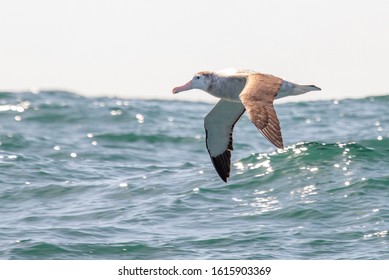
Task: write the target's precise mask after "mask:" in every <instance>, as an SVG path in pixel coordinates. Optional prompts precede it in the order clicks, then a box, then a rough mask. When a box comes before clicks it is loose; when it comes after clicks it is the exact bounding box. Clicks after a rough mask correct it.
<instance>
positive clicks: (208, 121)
mask: <svg viewBox="0 0 389 280" xmlns="http://www.w3.org/2000/svg"><path fill="white" fill-rule="evenodd" d="M190 89H200V90H203V91H205V92H207V93H209V94H211V95H213V96H215V97H218V98H220V100H219V102H218V103H217V104H216V105H215V107H214V108H213V109H212V110H211V111H210V112H209V113H208V115H207V116H206V117H205V119H204V127H205V133H206V147H207V150H208V153H209V155H210V157H211V160H212V163H213V166H214V167H215V169H216V171H217V173H218V174H219V176H220V178H221V179H222V180H223V181H224V182H227V179H228V178H229V176H230V170H231V151H232V150H233V147H232V131H233V129H234V125H235V123H236V122H237V121H238V120H239V118H240V117H241V116H242V114H243V113H244V112H245V111H246V110H247V114H248V117H249V119H250V120H251V122H252V123H253V124H254V125H255V126H256V127H257V128H258V130H259V131H260V132H261V133H262V134H263V136H264V137H265V138H266V139H267V140H269V141H270V142H271V143H272V144H273V145H275V146H276V147H277V148H280V149H282V148H283V147H284V144H283V141H282V135H281V127H280V122H279V120H278V117H277V114H276V111H275V110H274V105H273V102H274V100H275V99H278V98H282V97H286V96H291V95H300V94H303V93H306V92H309V91H314V90H320V88H318V87H317V86H314V85H298V84H295V83H291V82H288V81H285V80H283V79H281V78H278V77H276V76H273V75H268V74H262V73H259V72H256V71H251V70H240V69H226V70H222V71H218V72H213V71H201V72H198V73H196V74H195V75H194V76H193V78H192V79H191V80H190V81H189V82H187V83H186V84H184V85H182V86H178V87H175V88H174V89H173V93H174V94H176V93H179V92H181V91H186V90H190Z"/></svg>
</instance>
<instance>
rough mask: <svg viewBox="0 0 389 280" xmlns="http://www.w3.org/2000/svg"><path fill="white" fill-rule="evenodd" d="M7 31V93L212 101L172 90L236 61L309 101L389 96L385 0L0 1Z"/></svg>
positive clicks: (2, 57)
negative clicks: (307, 87) (295, 87)
mask: <svg viewBox="0 0 389 280" xmlns="http://www.w3.org/2000/svg"><path fill="white" fill-rule="evenodd" d="M0 36H1V37H0V91H1V90H12V91H20V90H30V89H63V90H69V91H74V92H76V93H79V94H83V95H94V96H101V95H110V96H112V95H114V96H120V97H126V98H158V99H165V98H175V99H183V100H184V99H191V100H214V99H213V98H212V97H207V94H206V93H203V92H200V91H188V92H183V93H180V94H178V95H176V96H173V95H172V93H171V89H172V88H173V87H174V86H177V85H181V84H183V83H185V82H187V81H188V80H189V79H190V78H191V77H192V75H193V74H194V73H195V72H198V71H201V70H220V69H224V68H230V67H237V68H246V69H252V70H258V71H260V72H262V73H269V74H273V75H276V76H279V77H281V78H283V79H285V80H289V81H293V82H296V83H300V84H315V85H317V86H319V87H321V88H322V89H323V90H322V91H321V92H312V93H308V94H306V98H307V99H315V98H319V99H323V98H344V97H361V96H366V95H377V94H388V93H389V1H387V0H382V1H379V0H369V1H359V0H354V1H341V0H336V1H315V0H293V1H280V0H264V1H263V0H252V1H249V0H238V1H228V0H224V1H211V0H194V1H182V0H181V1H180V0H164V1H157V0H155V1H151V0H150V1H147V0H142V1H130V0H127V1H125V0H111V1H104V0H90V1H87V0H63V1H55V0H33V1H31V0H9V1H6V0H0ZM308 95H309V96H308Z"/></svg>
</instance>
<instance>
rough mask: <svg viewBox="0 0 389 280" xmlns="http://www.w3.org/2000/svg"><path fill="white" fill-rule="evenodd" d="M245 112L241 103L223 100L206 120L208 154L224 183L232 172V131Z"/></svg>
mask: <svg viewBox="0 0 389 280" xmlns="http://www.w3.org/2000/svg"><path fill="white" fill-rule="evenodd" d="M244 111H245V107H244V106H243V105H242V104H241V103H235V102H229V101H226V100H223V99H221V100H220V101H219V102H218V103H217V104H216V105H215V107H214V108H213V109H212V110H211V111H210V112H209V113H208V115H207V116H206V117H205V119H204V127H205V133H206V145H207V149H208V153H209V155H210V157H211V160H212V163H213V166H214V167H215V169H216V171H217V173H218V174H219V176H220V178H222V180H223V181H224V182H227V178H228V177H229V176H230V170H231V167H230V166H231V151H232V150H233V147H232V131H233V129H234V125H235V123H236V122H237V121H238V120H239V118H240V116H242V114H243V113H244Z"/></svg>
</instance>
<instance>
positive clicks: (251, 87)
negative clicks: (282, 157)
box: [240, 73, 284, 148]
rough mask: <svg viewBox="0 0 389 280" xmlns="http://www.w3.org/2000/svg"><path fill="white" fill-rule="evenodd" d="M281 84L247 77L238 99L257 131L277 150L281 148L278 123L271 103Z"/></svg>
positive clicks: (274, 79)
mask: <svg viewBox="0 0 389 280" xmlns="http://www.w3.org/2000/svg"><path fill="white" fill-rule="evenodd" d="M281 84H282V79H280V78H278V77H275V76H272V75H266V74H260V73H255V74H251V75H249V76H248V77H247V82H246V86H245V87H244V89H243V90H242V92H241V94H240V99H241V101H242V103H243V105H244V106H245V108H246V110H247V114H248V116H249V118H250V120H251V121H252V122H253V123H254V125H255V126H256V127H257V128H258V129H259V131H260V132H261V133H262V134H263V135H264V136H265V137H266V139H267V140H269V141H270V142H271V143H272V144H274V145H275V146H276V147H277V148H283V147H284V145H283V142H282V134H281V127H280V122H279V120H278V117H277V114H276V111H275V110H274V106H273V101H274V98H275V96H276V95H277V93H278V91H279V89H280V87H281Z"/></svg>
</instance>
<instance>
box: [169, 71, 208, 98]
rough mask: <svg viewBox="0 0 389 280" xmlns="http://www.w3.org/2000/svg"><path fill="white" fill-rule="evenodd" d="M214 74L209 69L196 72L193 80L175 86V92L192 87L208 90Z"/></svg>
mask: <svg viewBox="0 0 389 280" xmlns="http://www.w3.org/2000/svg"><path fill="white" fill-rule="evenodd" d="M213 76H214V75H213V73H212V72H208V71H203V72H199V73H196V74H195V75H194V76H193V78H192V80H190V81H189V82H187V83H186V84H184V85H182V86H178V87H175V88H174V89H173V93H174V94H176V93H179V92H181V91H185V90H190V89H201V90H203V91H206V92H207V91H208V90H209V88H210V86H211V84H212V78H213Z"/></svg>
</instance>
